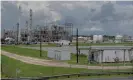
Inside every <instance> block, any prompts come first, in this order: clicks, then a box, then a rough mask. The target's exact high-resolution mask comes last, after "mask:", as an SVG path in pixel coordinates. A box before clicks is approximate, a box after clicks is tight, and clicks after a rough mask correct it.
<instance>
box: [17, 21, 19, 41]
mask: <svg viewBox="0 0 133 80" xmlns="http://www.w3.org/2000/svg"><path fill="white" fill-rule="evenodd" d="M18 36H19V23H17V44H18V40H19V39H18V38H19V37H18Z"/></svg>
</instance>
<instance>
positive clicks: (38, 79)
mask: <svg viewBox="0 0 133 80" xmlns="http://www.w3.org/2000/svg"><path fill="white" fill-rule="evenodd" d="M120 74H133V72H100V73H75V74H63V75H54V76H45V77H27V78H22V77H21V78H2V79H1V80H48V79H53V78H60V77H66V78H70V76H77V77H80V76H101V75H109V76H110V75H120Z"/></svg>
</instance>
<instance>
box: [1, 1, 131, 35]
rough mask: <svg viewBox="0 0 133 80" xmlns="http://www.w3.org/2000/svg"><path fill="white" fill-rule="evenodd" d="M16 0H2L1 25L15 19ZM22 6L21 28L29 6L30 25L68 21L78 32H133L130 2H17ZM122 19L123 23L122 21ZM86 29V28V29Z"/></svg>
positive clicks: (111, 33) (16, 15) (26, 18)
mask: <svg viewBox="0 0 133 80" xmlns="http://www.w3.org/2000/svg"><path fill="white" fill-rule="evenodd" d="M17 4H18V3H16V2H11V1H9V2H5V1H4V2H3V1H2V12H1V16H2V19H1V22H2V23H1V26H2V29H3V28H10V29H11V28H12V27H13V26H15V24H16V23H17V22H18V8H17ZM19 4H21V6H22V8H23V9H22V11H23V14H22V17H21V27H22V28H23V27H24V26H25V21H26V20H29V9H30V8H31V9H33V12H34V13H33V23H34V24H33V25H34V26H36V25H38V24H39V25H45V22H46V21H47V23H48V22H49V23H51V22H53V21H54V22H55V23H58V24H64V23H65V22H71V23H73V24H74V28H79V29H80V34H87V35H88V34H110V35H116V34H117V33H121V34H128V35H132V34H133V24H132V23H133V15H132V14H133V1H128V2H117V1H116V2H102V1H98V2H94V1H81V2H80V1H77V2H76V1H70V2H69V1H62V2H60V1H50V2H44V1H41V2H30V1H29V2H28V1H27V2H20V3H19ZM123 22H124V23H123ZM87 29H88V30H87Z"/></svg>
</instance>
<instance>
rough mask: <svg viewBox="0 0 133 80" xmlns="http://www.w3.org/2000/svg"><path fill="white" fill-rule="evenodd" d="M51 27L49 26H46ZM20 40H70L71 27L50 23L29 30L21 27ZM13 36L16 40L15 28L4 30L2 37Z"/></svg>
mask: <svg viewBox="0 0 133 80" xmlns="http://www.w3.org/2000/svg"><path fill="white" fill-rule="evenodd" d="M48 27H51V28H48ZM20 35H21V37H20V42H26V41H29V42H39V41H40V39H41V41H42V42H54V41H59V40H68V41H71V40H72V27H70V26H69V27H67V26H64V25H62V26H61V25H52V26H44V27H36V28H32V30H31V31H30V32H29V31H28V30H27V29H25V28H24V29H21V33H20ZM7 37H9V38H13V39H15V40H17V38H18V36H17V31H15V30H4V39H5V38H7Z"/></svg>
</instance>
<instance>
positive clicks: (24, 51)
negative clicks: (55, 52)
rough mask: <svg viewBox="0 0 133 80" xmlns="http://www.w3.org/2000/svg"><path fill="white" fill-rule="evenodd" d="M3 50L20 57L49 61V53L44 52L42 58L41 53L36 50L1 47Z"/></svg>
mask: <svg viewBox="0 0 133 80" xmlns="http://www.w3.org/2000/svg"><path fill="white" fill-rule="evenodd" d="M1 49H2V50H4V51H8V52H11V53H15V54H18V55H23V56H30V57H36V58H45V59H48V58H47V51H42V57H40V51H39V50H35V49H28V48H21V47H18V46H1Z"/></svg>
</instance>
